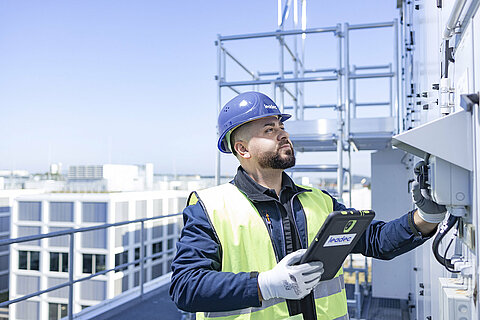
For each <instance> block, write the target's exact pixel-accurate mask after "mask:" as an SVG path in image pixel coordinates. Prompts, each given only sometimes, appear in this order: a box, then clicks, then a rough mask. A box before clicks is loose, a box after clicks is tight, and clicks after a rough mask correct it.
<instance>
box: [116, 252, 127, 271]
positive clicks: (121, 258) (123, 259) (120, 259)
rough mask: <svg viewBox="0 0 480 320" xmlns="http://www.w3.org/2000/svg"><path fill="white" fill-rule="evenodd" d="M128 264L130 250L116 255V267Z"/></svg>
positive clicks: (125, 268) (124, 268)
mask: <svg viewBox="0 0 480 320" xmlns="http://www.w3.org/2000/svg"><path fill="white" fill-rule="evenodd" d="M127 262H128V250H126V251H123V252H120V253H116V254H115V267H117V266H119V265H121V264H124V263H127ZM127 268H128V267H123V268H120V269H117V270H115V272H119V271H123V270H127Z"/></svg>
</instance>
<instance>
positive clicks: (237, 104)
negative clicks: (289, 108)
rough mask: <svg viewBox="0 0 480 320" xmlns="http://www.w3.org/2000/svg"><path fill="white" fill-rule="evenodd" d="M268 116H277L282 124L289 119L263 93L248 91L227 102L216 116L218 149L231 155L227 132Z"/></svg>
mask: <svg viewBox="0 0 480 320" xmlns="http://www.w3.org/2000/svg"><path fill="white" fill-rule="evenodd" d="M270 116H279V117H280V121H282V122H284V121H286V120H287V119H289V118H290V117H291V115H290V114H286V113H281V112H280V110H279V109H278V107H277V105H276V104H275V102H273V101H272V99H270V98H269V97H267V96H266V95H264V94H263V93H260V92H256V91H249V92H244V93H241V94H239V95H238V96H236V97H235V98H233V99H232V100H230V101H228V102H227V103H226V104H225V106H224V107H223V108H222V110H221V111H220V114H219V115H218V126H217V130H218V144H217V146H218V149H219V150H220V151H221V152H223V153H232V152H231V151H230V148H229V146H228V145H229V143H228V141H227V139H226V136H227V134H228V133H229V132H231V131H233V129H235V128H237V127H238V126H241V125H242V124H244V123H246V122H249V121H252V120H257V119H261V118H265V117H270ZM228 136H229V135H228Z"/></svg>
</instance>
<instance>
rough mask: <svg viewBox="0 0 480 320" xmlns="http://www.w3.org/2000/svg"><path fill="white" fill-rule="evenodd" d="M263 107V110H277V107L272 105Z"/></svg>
mask: <svg viewBox="0 0 480 320" xmlns="http://www.w3.org/2000/svg"><path fill="white" fill-rule="evenodd" d="M263 106H264V107H265V109H275V110H277V106H275V105H273V104H264V105H263Z"/></svg>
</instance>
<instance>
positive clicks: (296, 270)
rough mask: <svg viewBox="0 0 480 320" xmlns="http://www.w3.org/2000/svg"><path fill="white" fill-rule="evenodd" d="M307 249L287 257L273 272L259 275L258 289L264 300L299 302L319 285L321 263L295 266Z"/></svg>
mask: <svg viewBox="0 0 480 320" xmlns="http://www.w3.org/2000/svg"><path fill="white" fill-rule="evenodd" d="M305 251H306V249H300V250H297V251H295V252H292V253H290V254H289V255H287V256H285V257H284V258H283V259H282V260H281V261H280V262H279V263H278V264H277V265H276V266H275V267H274V268H273V269H272V270H269V271H265V272H261V273H260V274H259V275H258V287H259V289H260V293H261V295H262V298H263V300H269V299H272V298H283V299H293V300H299V299H302V298H303V297H305V296H306V295H307V294H309V293H310V291H312V289H313V287H315V286H316V285H317V283H318V282H319V281H320V278H321V276H322V273H323V263H322V262H320V261H316V262H308V263H304V264H300V265H294V264H295V263H297V262H298V261H300V259H301V257H302V256H303V254H304V253H305Z"/></svg>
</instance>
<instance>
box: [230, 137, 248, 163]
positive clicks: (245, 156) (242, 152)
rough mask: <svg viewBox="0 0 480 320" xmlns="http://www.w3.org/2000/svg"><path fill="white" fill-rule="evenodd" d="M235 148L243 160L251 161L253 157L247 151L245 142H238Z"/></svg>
mask: <svg viewBox="0 0 480 320" xmlns="http://www.w3.org/2000/svg"><path fill="white" fill-rule="evenodd" d="M233 148H234V149H235V151H236V152H237V154H238V155H239V156H240V157H242V158H243V159H250V158H251V155H250V152H249V151H248V149H247V144H246V143H245V142H244V141H241V140H240V141H236V142H235V144H234V146H233Z"/></svg>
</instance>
